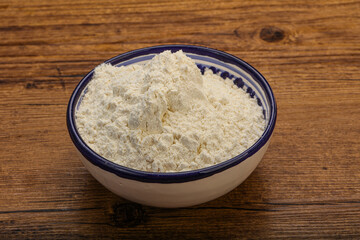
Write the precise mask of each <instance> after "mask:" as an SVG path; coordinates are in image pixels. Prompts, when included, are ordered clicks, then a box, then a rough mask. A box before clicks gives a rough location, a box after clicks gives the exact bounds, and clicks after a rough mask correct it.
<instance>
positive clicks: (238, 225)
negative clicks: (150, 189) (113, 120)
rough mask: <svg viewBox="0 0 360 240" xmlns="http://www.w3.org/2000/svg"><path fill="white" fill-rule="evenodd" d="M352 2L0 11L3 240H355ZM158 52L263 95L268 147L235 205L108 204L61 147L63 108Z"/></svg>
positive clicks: (230, 201) (358, 66)
mask: <svg viewBox="0 0 360 240" xmlns="http://www.w3.org/2000/svg"><path fill="white" fill-rule="evenodd" d="M359 12H360V2H359V1H352V0H349V1H347V0H346V1H338V0H330V1H317V2H309V1H305V0H304V1H296V2H294V1H223V0H216V1H195V0H194V1H193V0H184V1H181V2H180V1H178V2H177V3H173V2H169V1H165V0H164V1H163V0H161V1H143V0H132V1H128V2H127V3H123V2H121V1H112V0H107V1H102V2H98V1H93V0H91V1H85V0H79V1H70V0H65V1H46V0H34V1H24V0H12V1H10V0H4V1H1V3H0V19H1V21H0V116H1V117H0V146H1V147H0V238H1V239H32V238H36V239H49V238H50V239H79V238H91V239H100V238H105V239H114V238H120V239H130V238H132V239H139V238H147V239H148V238H149V239H151V238H156V239H164V238H166V239H169V238H170V239H171V238H173V239H188V238H191V239H204V238H205V239H207V238H210V239H211V238H215V239H224V238H225V239H281V238H283V239H289V238H301V239H303V238H308V239H329V238H348V239H357V238H359V236H360V228H359V226H360V164H359V161H360V151H359V149H360V138H359V134H360V123H359V118H360V108H359V106H360V77H359V76H360V40H359V36H360V27H359V26H360V18H359ZM159 44H195V45H201V46H207V47H212V48H216V49H219V50H223V51H226V52H228V53H231V54H234V55H235V56H238V57H240V58H242V59H244V60H245V61H247V62H249V63H250V64H251V65H253V66H254V67H255V68H257V69H258V70H259V71H260V72H261V73H262V74H263V75H264V76H265V77H266V78H267V79H268V81H269V83H270V85H271V87H272V88H273V91H274V93H275V96H276V100H277V104H278V120H277V125H276V129H275V132H274V136H273V138H272V142H271V144H270V147H269V150H268V152H267V153H266V155H265V157H264V159H263V161H262V162H261V163H260V165H259V166H258V168H257V169H256V170H255V172H254V173H253V174H252V175H251V176H250V177H249V178H248V179H247V180H246V181H245V182H244V183H243V184H241V185H240V186H239V187H237V188H236V189H235V190H234V191H232V192H230V193H229V194H226V195H225V196H222V197H220V198H218V199H216V200H214V201H211V202H208V203H205V204H202V205H199V206H194V207H188V208H180V209H159V208H152V207H147V206H141V205H138V204H135V203H132V202H129V201H127V200H125V199H122V198H120V197H117V196H115V195H114V194H112V193H111V192H109V191H108V190H106V189H105V188H104V187H103V186H102V185H100V184H99V183H98V182H97V181H96V180H95V179H94V178H93V177H92V176H91V175H90V174H89V173H88V172H87V170H86V169H85V168H84V167H83V165H82V164H81V162H80V160H79V157H78V156H77V153H76V151H75V149H74V146H73V144H72V142H71V140H70V137H69V136H68V133H67V128H66V121H65V114H66V107H67V102H68V100H69V98H70V95H71V93H72V91H73V89H74V88H75V86H76V85H77V83H78V82H79V81H80V79H81V78H82V76H84V75H85V74H86V73H87V72H89V71H90V70H91V69H92V68H94V67H95V66H97V65H98V64H100V63H101V62H103V61H104V60H107V59H109V58H111V57H113V56H116V55H118V54H121V53H123V52H126V51H131V50H134V49H137V48H142V47H147V46H153V45H159Z"/></svg>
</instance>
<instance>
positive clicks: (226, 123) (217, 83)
mask: <svg viewBox="0 0 360 240" xmlns="http://www.w3.org/2000/svg"><path fill="white" fill-rule="evenodd" d="M76 125H77V128H78V131H79V133H80V136H81V137H82V139H83V140H84V141H85V142H86V143H87V145H88V146H89V147H90V148H91V149H93V150H94V151H95V152H96V153H98V154H99V155H101V156H103V157H105V158H106V159H108V160H110V161H113V162H115V163H118V164H120V165H123V166H126V167H129V168H134V169H138V170H143V171H150V172H178V171H186V170H193V169H198V168H203V167H207V166H211V165H214V164H217V163H220V162H222V161H225V160H227V159H230V158H232V157H235V156H236V155H238V154H240V153H242V152H243V151H245V150H246V149H247V148H249V147H250V146H251V145H253V144H254V143H255V142H256V141H257V140H258V139H259V138H260V136H261V135H262V133H263V131H264V129H265V120H264V117H263V114H262V108H261V107H260V106H258V105H257V102H256V99H254V98H251V97H250V96H249V95H248V94H246V92H245V91H244V90H243V89H238V88H237V87H236V86H235V85H234V83H233V82H232V81H231V80H230V79H226V80H223V79H222V78H221V77H220V76H218V75H216V74H213V72H212V71H211V70H206V71H205V73H204V75H202V74H201V72H200V70H199V69H198V67H197V66H196V64H195V63H194V61H193V60H192V59H191V58H189V57H187V56H186V55H185V54H184V53H183V52H182V51H178V52H176V53H171V52H170V51H165V52H163V53H161V54H159V55H156V56H155V57H154V58H153V59H152V60H151V61H149V62H147V63H146V64H145V65H130V66H126V67H114V66H112V65H110V64H102V65H99V66H98V67H97V68H96V69H95V73H94V76H93V79H92V80H91V82H90V83H89V85H88V90H87V93H86V94H85V96H84V98H83V100H82V102H81V105H80V109H79V110H78V111H77V113H76Z"/></svg>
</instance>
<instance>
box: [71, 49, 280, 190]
mask: <svg viewBox="0 0 360 240" xmlns="http://www.w3.org/2000/svg"><path fill="white" fill-rule="evenodd" d="M165 50H171V51H172V52H175V51H178V50H183V51H184V52H185V53H194V54H199V55H205V56H209V57H213V58H217V59H219V60H221V61H223V62H226V63H231V64H234V65H237V66H239V67H241V68H242V69H244V70H245V71H246V72H247V73H248V74H249V75H251V76H252V78H253V79H254V80H255V81H257V82H258V83H259V84H260V85H261V86H262V87H263V89H264V91H265V92H266V93H267V95H268V97H269V101H270V115H269V116H270V117H269V122H268V126H267V127H266V129H265V131H264V133H263V135H262V136H261V138H260V139H259V140H258V141H257V142H256V143H255V144H254V145H253V146H251V147H250V148H249V149H247V150H246V151H245V152H243V153H241V154H240V155H238V156H236V157H234V158H232V159H229V160H226V161H224V162H221V163H219V164H216V165H214V166H210V167H206V168H202V169H198V170H192V171H186V172H177V173H155V172H144V171H140V170H135V169H131V168H127V167H124V166H121V165H118V164H116V163H113V162H111V161H109V160H107V159H105V158H103V157H101V156H100V155H98V154H97V153H95V152H94V151H93V150H91V148H89V147H88V146H87V145H86V144H85V142H84V141H83V140H82V139H81V137H80V135H79V133H78V131H77V129H76V127H75V107H76V103H77V101H78V99H79V97H80V94H81V93H82V91H83V89H84V88H85V87H86V85H87V83H88V82H89V81H90V80H91V77H92V74H93V71H94V70H92V71H90V72H89V73H88V74H86V76H85V77H84V78H83V79H82V80H81V81H80V82H79V84H78V85H77V86H76V88H75V90H74V92H73V93H72V95H71V97H70V100H69V104H68V108H67V113H66V122H67V127H68V131H69V134H70V137H71V139H72V141H73V143H74V145H75V146H76V148H77V149H78V150H79V151H80V153H81V154H82V155H83V156H84V157H85V158H86V159H87V160H88V161H90V162H91V163H92V164H94V165H96V166H98V167H100V168H102V169H103V170H106V171H108V172H111V173H114V174H116V175H117V176H119V177H123V178H127V179H132V180H137V181H141V182H152V183H180V182H189V181H193V180H197V179H201V178H206V177H208V176H211V175H214V174H216V173H219V172H222V171H224V170H226V169H228V168H231V167H233V166H235V165H237V164H239V163H241V162H243V161H244V160H246V159H247V158H248V157H250V156H252V155H253V154H254V153H256V152H257V151H258V150H259V149H260V148H262V147H263V146H264V145H265V143H266V142H267V141H268V140H269V138H270V137H271V134H272V132H273V130H274V128H275V122H276V114H277V107H276V102H275V98H274V95H273V92H272V90H271V88H270V85H269V84H268V82H267V81H266V80H265V78H264V77H263V76H262V75H261V74H260V73H259V72H258V71H257V70H256V69H255V68H253V67H252V66H251V65H250V64H248V63H246V62H245V61H243V60H241V59H239V58H237V57H235V56H233V55H231V54H228V53H225V52H222V51H219V50H216V49H212V48H206V47H201V46H193V45H160V46H154V47H148V48H142V49H137V50H134V51H130V52H127V53H123V54H120V55H118V56H116V57H113V58H111V59H109V60H107V61H105V63H111V64H113V65H116V64H119V63H120V62H123V61H126V60H129V59H132V58H134V57H138V56H141V55H146V54H154V53H161V52H163V51H165Z"/></svg>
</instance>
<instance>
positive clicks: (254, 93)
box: [67, 45, 276, 208]
mask: <svg viewBox="0 0 360 240" xmlns="http://www.w3.org/2000/svg"><path fill="white" fill-rule="evenodd" d="M165 50H171V51H172V52H176V51H178V50H182V51H183V52H184V53H185V54H186V55H187V56H188V57H190V58H192V59H193V60H194V61H195V62H196V64H197V65H198V67H199V68H200V69H202V70H203V69H204V68H210V69H212V70H213V71H214V72H217V73H219V74H220V75H221V76H222V77H223V78H226V77H228V78H230V79H232V80H234V84H236V85H237V86H238V87H241V88H243V89H245V90H246V92H247V93H248V94H250V96H251V97H254V98H256V99H257V102H258V104H259V105H260V106H262V108H263V113H264V117H265V120H266V129H265V131H264V133H263V134H262V136H261V137H260V139H259V140H258V141H257V142H256V143H255V144H254V145H253V146H251V147H250V148H248V149H247V150H246V151H245V152H243V153H241V154H240V155H238V156H235V157H234V158H232V159H228V160H225V161H223V162H221V163H219V164H216V165H214V166H210V167H207V168H202V169H197V170H192V171H186V172H177V173H155V172H144V171H139V170H135V169H130V168H127V167H124V166H121V165H118V164H116V163H113V162H111V161H109V160H107V159H105V158H103V157H101V156H100V155H98V154H97V153H95V152H94V151H93V150H92V149H91V148H89V147H88V146H87V145H86V143H85V142H84V141H83V140H82V139H81V136H80V135H79V132H78V131H77V129H76V123H75V113H76V110H77V109H78V107H79V105H80V104H81V100H82V96H83V95H84V94H86V86H87V84H88V83H89V81H90V80H91V78H92V75H93V70H92V71H91V72H89V73H88V74H87V75H86V76H85V77H84V78H83V79H82V80H81V81H80V83H79V84H78V86H77V87H76V88H75V90H74V92H73V94H72V96H71V98H70V101H69V105H68V109H67V126H68V130H69V134H70V137H71V139H72V141H73V143H74V145H75V146H76V148H77V150H78V151H79V153H80V156H81V160H82V162H83V164H84V165H85V167H86V168H87V169H88V170H89V172H90V173H91V174H92V175H93V176H94V177H95V178H96V179H97V180H98V181H99V182H100V183H101V184H102V185H104V186H105V187H106V188H108V189H109V190H110V191H112V192H114V193H115V194H117V195H119V196H121V197H123V198H126V199H128V200H131V201H134V202H137V203H140V204H145V205H149V206H156V207H168V208H174V207H187V206H193V205H196V204H200V203H204V202H207V201H210V200H212V199H215V198H217V197H220V196H222V195H224V194H226V193H228V192H230V191H231V190H233V189H234V188H235V187H237V186H238V185H239V184H240V183H242V182H243V181H244V180H245V179H246V178H247V177H248V176H249V175H250V174H251V173H252V172H253V171H254V169H255V168H256V166H257V165H258V164H259V162H260V161H261V159H262V157H263V156H264V154H265V152H266V150H267V147H268V145H269V141H270V138H271V136H272V133H273V130H274V127H275V122H276V103H275V99H274V95H273V93H272V90H271V88H270V86H269V84H268V83H267V81H266V80H265V78H264V77H263V76H262V75H261V74H260V73H259V72H258V71H256V70H255V69H254V68H253V67H252V66H250V65H249V64H248V63H246V62H244V61H243V60H241V59H239V58H237V57H235V56H232V55H230V54H228V53H225V52H222V51H218V50H215V49H210V48H205V47H199V46H191V45H163V46H155V47H149V48H143V49H139V50H134V51H131V52H128V53H124V54H121V55H119V56H116V57H114V58H112V59H110V60H107V61H106V63H111V64H112V65H115V66H122V65H130V64H135V63H143V62H146V61H149V60H150V59H151V58H152V57H154V55H156V54H159V53H161V52H163V51H165Z"/></svg>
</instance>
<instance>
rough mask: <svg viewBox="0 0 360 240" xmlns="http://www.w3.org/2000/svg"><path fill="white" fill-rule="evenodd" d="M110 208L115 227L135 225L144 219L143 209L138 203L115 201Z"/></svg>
mask: <svg viewBox="0 0 360 240" xmlns="http://www.w3.org/2000/svg"><path fill="white" fill-rule="evenodd" d="M112 210H113V214H112V220H113V223H114V224H115V226H117V227H135V226H137V225H139V224H140V223H141V222H143V221H144V215H145V214H144V210H143V209H142V207H141V205H139V204H135V203H123V204H120V203H116V204H115V205H113V207H112Z"/></svg>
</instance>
